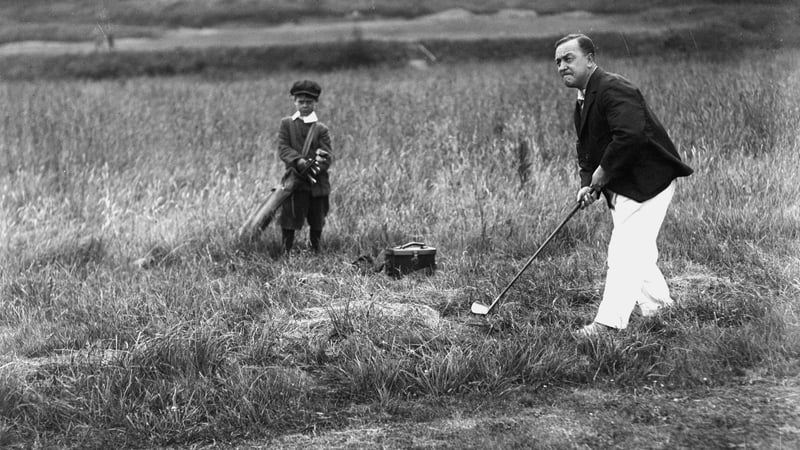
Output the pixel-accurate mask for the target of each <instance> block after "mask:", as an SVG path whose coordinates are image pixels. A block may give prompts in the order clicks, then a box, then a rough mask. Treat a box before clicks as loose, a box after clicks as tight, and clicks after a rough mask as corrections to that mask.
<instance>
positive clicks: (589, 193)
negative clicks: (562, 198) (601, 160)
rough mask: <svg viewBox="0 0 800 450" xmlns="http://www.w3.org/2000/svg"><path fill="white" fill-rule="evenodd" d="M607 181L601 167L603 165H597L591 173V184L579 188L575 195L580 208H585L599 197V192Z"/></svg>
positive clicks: (606, 176)
mask: <svg viewBox="0 0 800 450" xmlns="http://www.w3.org/2000/svg"><path fill="white" fill-rule="evenodd" d="M607 183H608V175H607V174H606V171H605V170H604V169H603V166H597V169H595V171H594V173H593V174H592V181H591V184H589V186H584V187H582V188H580V190H579V191H578V195H577V196H576V200H577V202H578V203H580V205H581V209H584V208H586V207H587V206H589V205H591V204H592V203H594V202H595V201H596V200H597V199H599V198H600V192H601V191H602V190H603V187H604V186H605V185H606V184H607Z"/></svg>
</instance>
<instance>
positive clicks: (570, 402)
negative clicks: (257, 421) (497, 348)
mask: <svg viewBox="0 0 800 450" xmlns="http://www.w3.org/2000/svg"><path fill="white" fill-rule="evenodd" d="M418 407H419V408H420V409H426V407H423V406H418ZM399 409H400V410H402V408H399ZM427 410H428V411H429V414H434V415H436V417H435V418H433V419H431V420H422V421H402V420H401V421H397V422H393V421H392V422H387V421H378V422H375V421H372V422H368V423H364V424H360V425H358V426H351V427H346V428H343V429H338V430H332V431H329V432H323V433H319V432H318V433H316V434H314V435H309V434H292V435H287V436H283V437H281V438H278V439H275V440H271V441H261V442H258V443H252V444H248V445H247V446H243V447H239V448H281V449H301V448H303V449H309V448H314V449H316V448H353V447H357V448H371V447H384V448H385V447H414V448H419V447H425V448H504V447H505V448H512V447H514V448H516V447H540V448H583V447H588V448H606V447H615V448H734V447H747V448H797V445H799V444H800V378H798V377H793V378H785V379H774V380H771V381H770V382H769V383H756V384H745V385H741V386H739V385H733V386H722V387H717V388H711V389H707V390H701V391H688V392H682V391H681V392H660V393H653V392H647V391H644V392H639V393H636V392H633V393H631V392H620V391H617V390H607V389H575V390H564V389H560V388H549V389H548V388H545V389H542V390H539V391H533V390H525V389H522V390H520V391H518V392H515V393H514V394H512V395H507V396H506V397H505V398H503V399H484V400H483V401H481V400H477V399H471V400H468V401H466V402H463V403H453V404H448V405H444V406H442V407H436V406H428V407H427ZM465 411H467V412H465ZM469 411H471V412H469ZM354 420H356V419H354Z"/></svg>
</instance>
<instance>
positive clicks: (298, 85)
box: [278, 80, 333, 254]
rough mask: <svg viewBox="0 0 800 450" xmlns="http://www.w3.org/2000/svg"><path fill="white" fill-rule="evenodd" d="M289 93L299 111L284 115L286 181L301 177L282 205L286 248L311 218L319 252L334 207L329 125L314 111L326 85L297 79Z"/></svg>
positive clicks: (281, 140) (281, 142)
mask: <svg viewBox="0 0 800 450" xmlns="http://www.w3.org/2000/svg"><path fill="white" fill-rule="evenodd" d="M289 93H290V94H291V95H292V97H293V98H294V104H295V107H296V108H297V111H296V112H295V113H294V114H293V115H292V116H290V117H284V118H283V119H281V125H280V129H279V131H278V155H279V156H280V158H281V160H282V161H283V162H284V164H286V169H287V170H286V174H285V175H284V177H283V183H284V185H286V183H287V180H288V179H289V178H295V179H296V180H298V181H297V182H296V183H294V184H295V188H294V190H293V192H292V195H291V196H290V197H289V198H288V199H286V201H285V202H284V203H283V205H282V207H281V215H280V219H279V224H280V226H281V230H282V235H283V236H282V238H283V246H284V250H285V251H286V253H287V254H288V253H289V252H290V251H291V250H292V245H293V244H294V235H295V231H296V230H299V229H301V228H302V227H303V223H304V222H306V221H308V226H309V228H310V231H309V240H310V241H311V249H312V250H313V251H314V252H315V253H318V252H319V250H320V240H321V238H322V228H323V227H324V226H325V216H327V215H328V209H329V208H330V203H329V200H328V197H329V195H330V193H331V185H330V181H329V179H328V168H329V167H330V165H331V162H332V160H333V157H332V156H331V138H330V134H329V132H328V128H327V127H326V126H325V125H324V124H322V123H321V122H319V121H318V119H317V114H316V112H314V110H315V108H316V106H317V101H318V100H319V96H320V94H321V93H322V88H321V87H320V85H319V84H317V83H316V82H314V81H310V80H302V81H297V82H295V83H294V84H293V85H292V88H291V89H290V90H289ZM309 135H310V136H309ZM307 140H308V142H306V141H307Z"/></svg>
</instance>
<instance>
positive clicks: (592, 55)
mask: <svg viewBox="0 0 800 450" xmlns="http://www.w3.org/2000/svg"><path fill="white" fill-rule="evenodd" d="M586 60H587V61H589V63H590V64H592V65H595V62H594V53H589V54H588V55H586Z"/></svg>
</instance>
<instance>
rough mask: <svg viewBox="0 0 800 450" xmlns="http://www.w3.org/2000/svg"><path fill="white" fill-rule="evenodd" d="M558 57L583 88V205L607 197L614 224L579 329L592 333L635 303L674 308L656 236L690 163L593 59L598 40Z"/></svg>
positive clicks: (625, 84) (621, 319)
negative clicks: (593, 301) (594, 306)
mask: <svg viewBox="0 0 800 450" xmlns="http://www.w3.org/2000/svg"><path fill="white" fill-rule="evenodd" d="M555 47H556V52H555V61H556V66H557V67H558V73H559V75H561V77H562V79H563V80H564V84H565V85H567V87H570V88H575V89H577V90H578V101H577V104H576V105H575V130H576V131H577V133H578V141H577V152H578V165H579V167H580V179H581V187H580V189H579V190H578V194H577V201H578V202H580V203H581V205H582V207H583V208H585V207H586V206H588V205H590V204H592V203H593V202H594V201H595V200H596V199H598V198H599V197H600V193H602V194H603V195H604V196H605V199H606V202H607V204H608V206H609V208H610V210H611V218H612V220H613V223H614V229H613V231H612V233H611V239H610V241H609V244H608V272H607V274H606V284H605V289H604V291H603V298H602V301H601V303H600V306H599V308H598V311H597V315H596V317H595V319H594V321H593V322H592V323H591V324H589V325H586V326H585V327H583V328H581V329H579V330H577V331H576V334H577V335H578V336H580V337H591V336H596V335H598V334H600V333H601V332H603V331H606V330H611V329H624V328H626V327H627V326H628V321H629V319H630V315H631V313H632V312H633V309H634V308H635V306H636V305H637V304H638V305H639V308H640V309H641V312H642V315H643V316H650V315H653V314H655V313H656V311H658V310H659V309H660V308H663V307H665V306H670V305H671V304H672V299H671V298H670V294H669V288H668V287H667V283H666V281H665V280H664V276H663V275H662V274H661V271H660V270H659V269H658V266H657V265H656V261H657V259H658V248H657V247H656V238H657V236H658V231H659V229H660V228H661V223H662V222H663V220H664V216H665V214H666V212H667V208H668V206H669V203H670V201H671V200H672V196H673V194H674V192H675V179H676V178H678V177H684V176H688V175H690V174H691V173H692V169H691V168H690V167H689V166H687V165H686V164H684V163H683V162H682V161H681V158H680V156H679V155H678V152H677V151H676V150H675V146H674V144H673V143H672V141H671V140H670V138H669V136H668V135H667V132H666V131H665V130H664V127H663V126H662V125H661V123H660V122H659V121H658V119H657V118H656V117H655V115H654V114H653V112H652V111H650V109H649V108H648V106H647V104H646V103H645V101H644V98H643V97H642V94H641V92H639V90H638V89H637V88H636V87H635V86H634V85H633V84H631V82H630V81H628V80H626V79H625V78H623V77H621V76H619V75H617V74H613V73H609V72H605V71H604V70H603V69H601V68H599V67H598V66H597V63H596V62H595V48H594V43H593V42H592V40H591V39H589V37H587V36H585V35H582V34H571V35H568V36H565V37H563V38H561V39H560V40H558V42H556V46H555Z"/></svg>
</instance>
